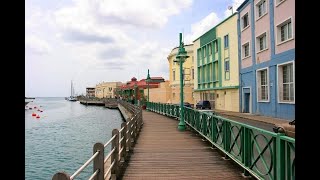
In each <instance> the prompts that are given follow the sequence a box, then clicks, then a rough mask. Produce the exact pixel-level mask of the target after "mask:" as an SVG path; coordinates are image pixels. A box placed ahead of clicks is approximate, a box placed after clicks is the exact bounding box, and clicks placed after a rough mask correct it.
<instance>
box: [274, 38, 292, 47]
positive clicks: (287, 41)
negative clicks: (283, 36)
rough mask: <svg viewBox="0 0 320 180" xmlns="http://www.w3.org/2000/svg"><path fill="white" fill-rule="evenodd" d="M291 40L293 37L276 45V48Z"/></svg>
mask: <svg viewBox="0 0 320 180" xmlns="http://www.w3.org/2000/svg"><path fill="white" fill-rule="evenodd" d="M291 40H294V37H292V38H290V39H287V40H285V41H282V42H280V43H278V44H277V46H280V45H281V44H284V43H286V42H288V41H291Z"/></svg>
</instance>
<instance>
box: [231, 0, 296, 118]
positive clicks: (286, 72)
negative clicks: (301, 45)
mask: <svg viewBox="0 0 320 180" xmlns="http://www.w3.org/2000/svg"><path fill="white" fill-rule="evenodd" d="M237 11H238V31H239V32H240V34H239V41H238V43H239V66H240V75H239V76H240V87H241V88H240V110H241V112H245V113H252V114H260V115H265V116H271V117H277V118H283V119H288V120H292V119H295V80H294V79H295V68H294V64H295V63H294V62H295V40H294V37H295V26H294V24H295V1H294V0H246V1H244V2H243V3H242V4H241V5H240V6H239V8H238V9H237Z"/></svg>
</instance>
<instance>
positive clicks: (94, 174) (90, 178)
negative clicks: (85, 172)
mask: <svg viewBox="0 0 320 180" xmlns="http://www.w3.org/2000/svg"><path fill="white" fill-rule="evenodd" d="M98 173H99V169H97V170H96V171H95V172H94V173H93V174H92V175H91V176H90V177H89V180H92V179H93V178H94V177H96V175H97V174H98Z"/></svg>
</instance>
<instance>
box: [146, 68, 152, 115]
mask: <svg viewBox="0 0 320 180" xmlns="http://www.w3.org/2000/svg"><path fill="white" fill-rule="evenodd" d="M150 79H151V78H150V74H149V69H148V75H147V79H146V81H147V84H148V101H147V111H149V110H148V105H149V83H150Z"/></svg>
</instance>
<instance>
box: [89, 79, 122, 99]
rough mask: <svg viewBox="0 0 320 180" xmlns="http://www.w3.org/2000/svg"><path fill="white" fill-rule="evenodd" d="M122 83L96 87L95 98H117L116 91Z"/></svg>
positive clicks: (104, 83) (100, 84) (102, 84)
mask: <svg viewBox="0 0 320 180" xmlns="http://www.w3.org/2000/svg"><path fill="white" fill-rule="evenodd" d="M121 84H122V83H121V82H102V83H99V84H97V85H96V88H95V97H97V98H115V89H116V88H117V87H118V86H120V85H121Z"/></svg>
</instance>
